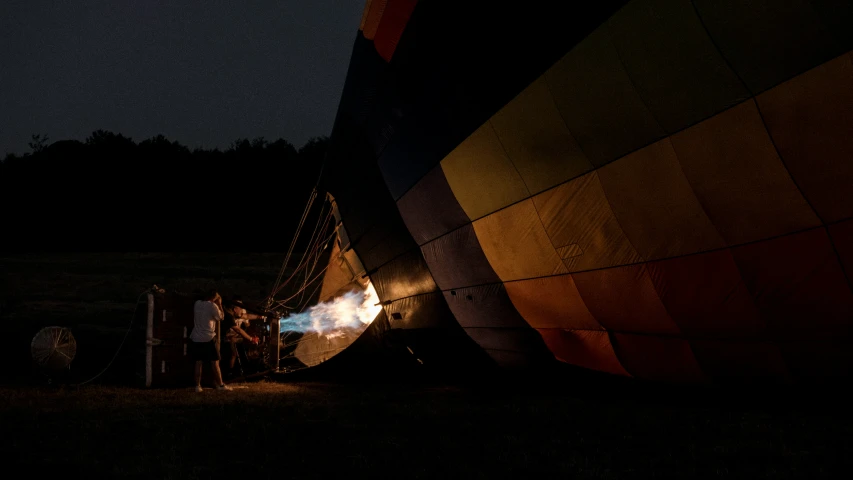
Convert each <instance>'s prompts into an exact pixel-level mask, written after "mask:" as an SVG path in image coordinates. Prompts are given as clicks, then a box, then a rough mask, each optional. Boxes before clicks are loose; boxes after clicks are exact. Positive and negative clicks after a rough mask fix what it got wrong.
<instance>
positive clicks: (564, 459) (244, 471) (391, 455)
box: [0, 381, 853, 479]
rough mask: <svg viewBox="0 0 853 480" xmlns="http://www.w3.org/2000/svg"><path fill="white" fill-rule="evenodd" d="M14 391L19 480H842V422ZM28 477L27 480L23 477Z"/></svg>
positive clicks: (463, 392) (445, 401)
mask: <svg viewBox="0 0 853 480" xmlns="http://www.w3.org/2000/svg"><path fill="white" fill-rule="evenodd" d="M238 387H243V388H237V389H235V390H234V391H231V392H224V391H214V390H210V389H206V390H205V391H204V392H202V393H200V394H197V393H195V392H192V391H190V390H188V389H154V390H144V389H136V388H130V387H110V386H104V385H97V384H90V385H87V386H83V387H80V388H78V389H73V388H67V387H66V388H49V387H18V388H7V387H3V388H0V425H2V426H3V432H4V435H3V438H2V440H0V452H2V453H0V457H5V461H4V465H5V467H6V469H7V471H15V470H17V471H20V472H28V474H29V475H35V474H45V475H48V474H52V473H61V474H63V475H64V476H74V477H77V478H101V477H111V478H118V477H121V478H176V479H191V478H210V477H228V478H252V477H258V476H261V477H264V478H341V477H344V476H347V477H355V476H358V477H360V478H368V477H369V476H370V477H375V476H380V477H383V478H407V479H416V478H534V477H560V478H567V477H568V478H620V479H621V478H749V479H760V478H838V477H839V476H841V475H840V474H839V473H838V472H844V471H848V470H849V469H850V466H851V454H853V442H849V441H847V439H849V438H850V435H851V433H853V428H851V426H853V422H851V419H850V415H849V413H847V412H846V409H845V408H844V406H843V405H837V406H829V407H827V408H813V407H802V408H800V407H795V406H789V407H785V408H757V407H732V406H731V405H729V406H725V407H723V406H720V407H713V406H707V405H705V406H696V405H693V404H691V403H690V402H684V403H682V402H680V401H677V400H673V401H670V402H665V401H664V402H661V401H657V400H655V401H648V400H646V399H642V398H632V397H631V395H630V393H629V394H627V395H623V396H617V397H613V398H609V399H608V398H604V399H602V398H601V397H600V396H599V397H590V396H585V395H583V394H571V393H567V392H554V391H550V392H545V391H542V392H537V391H521V390H523V389H518V388H515V387H513V386H511V385H507V386H506V388H502V387H501V386H500V384H495V385H492V386H486V387H483V386H478V387H471V388H463V387H458V386H440V385H439V386H436V385H417V384H402V385H399V384H398V385H390V384H358V383H354V382H353V383H349V384H331V383H316V382H315V383H310V382H307V383H286V382H284V383H283V382H276V381H260V382H250V383H244V384H240V385H238ZM15 467H20V468H15Z"/></svg>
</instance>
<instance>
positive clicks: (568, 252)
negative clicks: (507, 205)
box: [533, 172, 643, 272]
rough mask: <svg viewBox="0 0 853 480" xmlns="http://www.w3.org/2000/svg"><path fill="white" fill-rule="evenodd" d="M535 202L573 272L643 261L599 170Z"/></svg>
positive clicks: (550, 233) (543, 221)
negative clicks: (607, 194)
mask: <svg viewBox="0 0 853 480" xmlns="http://www.w3.org/2000/svg"><path fill="white" fill-rule="evenodd" d="M533 201H534V203H535V204H536V209H537V210H538V211H539V216H540V217H541V219H542V224H543V225H544V226H545V230H546V231H547V232H548V236H549V237H550V238H551V242H552V243H553V244H554V245H556V246H557V247H558V249H559V251H560V252H561V253H562V255H561V256H562V257H563V259H564V260H563V261H564V262H565V265H566V267H567V268H568V269H569V271H571V272H577V271H581V270H591V269H596V268H605V267H613V266H617V265H625V264H631V263H637V262H641V261H642V260H643V259H642V257H640V255H639V254H638V253H637V251H636V250H635V249H634V247H633V245H631V242H630V241H629V240H628V237H626V236H625V233H624V231H623V230H622V227H621V226H620V225H619V222H618V221H617V220H616V217H615V216H613V211H612V210H611V209H610V203H609V202H608V201H607V197H605V196H604V189H603V188H602V187H601V182H600V180H599V179H598V173H597V172H591V173H588V174H586V175H584V176H582V177H579V178H576V179H574V180H572V181H571V182H568V183H564V184H563V185H560V186H559V187H556V188H552V189H551V190H548V191H545V192H543V193H540V194H539V195H537V196H535V197H533Z"/></svg>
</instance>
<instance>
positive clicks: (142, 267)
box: [0, 253, 853, 480]
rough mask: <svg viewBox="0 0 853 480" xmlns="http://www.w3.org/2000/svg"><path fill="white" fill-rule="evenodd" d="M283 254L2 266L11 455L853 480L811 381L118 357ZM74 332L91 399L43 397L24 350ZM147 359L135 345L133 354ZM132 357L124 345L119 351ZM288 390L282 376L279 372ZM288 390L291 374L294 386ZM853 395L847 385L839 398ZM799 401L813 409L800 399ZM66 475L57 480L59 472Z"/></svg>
mask: <svg viewBox="0 0 853 480" xmlns="http://www.w3.org/2000/svg"><path fill="white" fill-rule="evenodd" d="M283 258H284V255H283V254H282V253H268V254H267V253H255V254H227V253H226V254H215V253H180V254H178V253H171V254H170V253H158V254H154V253H88V254H81V253H78V254H31V255H2V256H0V324H2V325H3V326H4V327H5V328H6V329H5V330H4V333H5V334H6V335H5V336H4V343H3V344H2V345H0V432H2V435H0V461H2V464H3V466H4V467H5V469H4V470H5V471H7V472H16V471H17V472H22V473H24V474H25V475H26V476H27V477H33V476H34V477H36V478H41V477H46V478H51V476H52V475H55V474H59V475H61V476H62V477H63V478H64V477H70V478H87V479H90V478H104V477H107V478H164V479H169V478H176V479H181V480H185V479H192V478H211V477H227V478H230V479H234V478H253V477H263V478H341V477H353V478H369V477H382V478H405V479H417V478H436V477H440V478H442V477H443V478H466V479H470V478H496V477H497V478H508V477H509V478H535V477H546V478H552V477H558V478H564V477H571V478H619V479H623V478H644V479H645V478H746V479H750V480H753V479H761V478H846V477H847V476H849V475H843V474H840V473H837V472H846V471H849V470H850V467H851V463H853V442H851V441H849V439H850V438H851V436H853V435H851V434H853V418H851V413H850V409H849V405H850V404H851V402H850V401H849V400H850V399H851V397H849V396H848V397H844V396H843V395H842V396H839V394H837V393H832V392H829V391H827V390H819V389H815V388H813V387H808V386H799V387H795V388H794V389H792V390H789V391H787V392H786V391H784V390H780V391H778V392H777V393H772V392H771V393H769V394H768V393H764V394H763V395H756V394H755V393H756V392H754V391H753V392H750V393H748V394H747V393H745V392H743V391H741V390H739V389H737V388H735V389H732V390H728V391H727V392H728V393H726V394H725V395H723V397H725V398H723V397H721V398H719V399H717V398H713V397H712V396H710V395H705V394H704V393H703V392H701V391H700V392H698V393H696V392H694V393H692V394H690V395H683V396H682V393H681V392H682V389H681V387H678V388H675V389H673V388H669V389H666V388H663V387H658V386H654V387H653V388H652V387H648V388H645V389H634V388H629V387H624V388H623V387H620V386H609V387H606V388H605V386H603V385H598V386H596V385H595V384H582V383H581V381H580V380H579V379H577V378H574V377H572V376H568V375H567V376H552V377H548V378H547V379H545V380H546V381H545V382H543V383H545V384H548V385H552V386H553V385H555V382H554V381H553V379H554V378H559V379H560V382H562V383H560V384H559V387H560V388H556V389H555V388H551V389H549V390H543V389H541V388H538V387H537V386H536V384H535V382H530V383H528V384H522V383H517V382H513V381H505V380H504V379H502V378H500V377H499V378H495V379H493V380H490V381H488V382H478V383H477V384H476V386H472V385H471V384H470V383H469V384H467V386H460V385H465V383H464V382H462V383H460V382H457V383H456V384H454V385H449V384H446V383H445V384H442V383H440V381H443V380H441V379H439V381H436V380H435V379H433V380H430V381H429V382H416V381H413V382H409V383H406V384H381V383H364V382H360V381H353V380H352V379H350V381H349V382H348V383H329V382H327V383H320V382H316V381H314V382H310V383H309V382H303V381H302V380H300V381H299V383H296V382H294V381H292V380H285V379H279V380H281V381H278V382H272V381H265V382H254V383H245V384H243V385H241V386H244V387H246V388H239V389H236V390H234V391H231V392H219V391H213V390H205V391H204V392H202V393H201V394H196V393H195V392H192V391H190V390H189V389H153V390H145V389H140V388H133V387H122V386H115V384H116V383H121V382H125V383H127V382H128V380H129V379H132V372H133V369H132V368H131V366H130V364H129V363H128V359H132V358H133V355H135V353H134V349H124V350H123V351H124V352H126V353H128V354H129V355H130V356H129V357H128V356H121V355H120V356H118V357H117V358H118V360H117V361H116V362H115V363H112V364H110V361H111V359H112V358H113V357H114V356H115V355H116V351H117V350H118V347H119V345H121V342H122V339H123V337H124V335H125V332H127V330H128V327H129V322H130V320H131V319H132V318H133V313H134V309H135V306H136V305H135V303H134V302H135V300H136V298H137V297H138V295H139V293H140V292H141V291H144V290H145V289H146V288H149V287H150V286H151V285H152V284H158V285H160V286H163V287H166V288H169V289H172V290H183V291H193V290H195V289H199V288H207V287H211V286H215V287H217V288H220V289H221V290H223V291H225V292H233V293H238V294H242V295H243V296H244V298H251V297H260V298H263V295H265V294H266V293H267V292H268V291H269V289H270V288H271V286H272V285H273V284H274V282H275V279H276V276H277V274H278V270H279V268H280V266H281V261H282V259H283ZM46 325H60V326H66V327H69V328H71V330H72V332H73V334H74V335H75V337H76V338H77V343H78V353H77V357H75V360H74V363H73V364H72V370H73V373H74V375H73V379H72V380H73V381H83V380H86V379H89V378H92V377H93V376H94V375H96V374H98V373H99V372H101V371H102V370H103V368H104V367H106V366H107V365H108V364H109V365H111V368H109V369H108V370H107V371H106V373H104V374H103V375H102V376H101V377H98V378H97V379H96V380H95V381H93V382H91V383H89V384H86V385H84V386H82V387H79V388H70V387H62V388H59V387H47V386H45V385H44V378H43V377H41V376H39V375H36V374H34V372H33V370H32V362H31V360H30V352H29V342H30V339H31V338H32V336H33V335H34V334H35V332H37V331H38V329H40V328H41V327H43V326H46ZM134 347H135V348H137V349H138V348H139V347H140V346H139V345H135V346H134ZM120 352H121V351H120ZM285 378H288V377H285ZM290 378H293V377H290ZM842 390H843V389H842ZM793 397H801V398H802V399H803V400H802V401H800V398H793ZM53 478H58V477H53Z"/></svg>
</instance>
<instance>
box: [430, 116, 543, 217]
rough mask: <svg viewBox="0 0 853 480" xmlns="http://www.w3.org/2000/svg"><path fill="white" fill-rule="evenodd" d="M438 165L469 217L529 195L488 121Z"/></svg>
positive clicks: (480, 215) (477, 215)
mask: <svg viewBox="0 0 853 480" xmlns="http://www.w3.org/2000/svg"><path fill="white" fill-rule="evenodd" d="M441 168H442V170H444V176H445V177H446V178H447V183H448V184H449V185H450V189H451V190H453V195H454V196H455V197H456V200H457V201H458V202H459V205H460V206H461V207H462V210H465V214H467V215H468V218H470V219H471V220H476V219H478V218H480V217H483V216H485V215H488V214H490V213H492V212H494V211H495V210H498V209H500V208H503V207H505V206H507V205H509V204H511V203H515V202H517V201H519V200H522V199H525V198H527V197H529V196H530V193H529V192H528V191H527V187H525V186H524V181H523V180H522V179H521V177H520V176H519V175H518V171H516V169H515V166H513V164H512V162H511V161H510V160H509V158H507V156H506V153H505V152H504V149H503V147H502V146H501V143H500V140H498V137H497V135H495V131H494V129H493V128H492V126H491V125H490V124H489V122H486V123H484V124H483V125H482V126H480V128H478V129H477V130H475V131H474V133H472V134H471V136H469V137H468V138H466V139H465V141H463V142H462V143H460V144H459V146H458V147H456V148H455V149H454V150H453V151H452V152H450V153H449V154H448V155H447V156H446V157H444V159H443V160H442V161H441Z"/></svg>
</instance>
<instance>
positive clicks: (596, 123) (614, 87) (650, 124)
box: [545, 28, 666, 167]
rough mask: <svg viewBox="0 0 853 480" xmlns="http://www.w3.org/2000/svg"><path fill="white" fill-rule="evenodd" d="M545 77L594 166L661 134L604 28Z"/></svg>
mask: <svg viewBox="0 0 853 480" xmlns="http://www.w3.org/2000/svg"><path fill="white" fill-rule="evenodd" d="M545 78H546V80H547V81H548V85H549V87H550V88H551V95H552V96H553V97H554V101H555V102H556V104H557V108H558V109H559V110H560V113H561V114H562V116H563V119H564V120H565V122H566V125H567V126H568V127H569V131H570V132H572V135H573V136H574V137H575V140H577V141H578V144H580V146H581V148H582V149H583V151H584V153H586V156H587V158H588V159H589V160H590V162H592V164H593V165H595V166H596V167H600V166H602V165H605V164H607V163H609V162H611V161H613V160H615V159H617V158H619V157H621V156H623V155H625V154H627V153H630V152H632V151H634V150H636V149H638V148H641V147H643V146H646V145H648V144H650V143H652V142H654V141H655V140H659V139H660V138H662V137H664V136H665V135H666V132H664V131H663V129H662V128H661V127H660V126H659V125H658V123H657V121H656V120H655V118H654V117H653V116H652V114H651V113H650V112H649V109H648V108H647V107H646V105H645V104H644V103H643V101H642V99H640V96H639V95H638V94H637V91H636V90H635V89H634V86H633V85H632V84H631V79H630V78H629V77H628V74H627V73H626V72H625V69H624V68H623V67H622V63H621V62H620V60H619V55H618V54H617V53H616V49H615V48H614V47H613V44H612V42H611V41H610V37H609V34H608V33H607V31H606V30H605V29H603V28H599V29H598V30H596V31H594V32H593V33H591V34H590V35H589V36H588V37H587V38H586V39H584V41H583V42H581V43H580V44H578V46H577V47H575V48H574V49H573V50H572V51H571V52H569V53H568V54H567V55H566V56H564V57H563V58H562V59H560V60H559V61H558V62H557V63H555V64H554V66H553V67H551V68H550V69H549V70H548V71H547V72H546V74H545Z"/></svg>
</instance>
